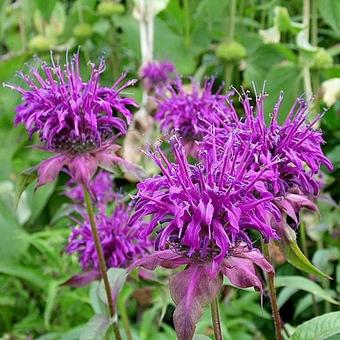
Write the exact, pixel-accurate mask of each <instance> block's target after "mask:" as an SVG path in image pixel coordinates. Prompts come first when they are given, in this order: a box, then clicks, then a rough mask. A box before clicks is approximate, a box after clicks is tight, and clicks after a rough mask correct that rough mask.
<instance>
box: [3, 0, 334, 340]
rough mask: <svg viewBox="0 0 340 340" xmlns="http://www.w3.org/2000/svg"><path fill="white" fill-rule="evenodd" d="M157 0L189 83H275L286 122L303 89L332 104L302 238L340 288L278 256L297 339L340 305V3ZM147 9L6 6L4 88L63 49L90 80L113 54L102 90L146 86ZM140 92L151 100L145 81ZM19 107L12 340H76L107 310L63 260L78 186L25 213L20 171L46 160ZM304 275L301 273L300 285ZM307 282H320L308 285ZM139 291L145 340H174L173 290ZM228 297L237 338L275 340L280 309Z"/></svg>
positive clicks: (9, 220)
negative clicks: (320, 186) (142, 34)
mask: <svg viewBox="0 0 340 340" xmlns="http://www.w3.org/2000/svg"><path fill="white" fill-rule="evenodd" d="M154 2H155V3H156V2H161V3H163V2H164V4H166V8H165V9H164V10H162V11H161V12H160V13H158V15H157V16H156V17H155V19H154V21H155V29H154V33H155V37H154V58H155V59H159V60H163V59H167V60H170V61H171V62H173V63H174V64H175V66H176V68H177V70H178V72H179V73H180V74H182V75H183V76H193V77H195V78H196V79H197V80H199V81H202V80H203V79H204V78H205V77H206V76H215V77H216V79H217V81H216V86H219V85H220V84H222V82H225V83H226V84H227V87H226V88H227V89H228V87H229V85H231V84H233V85H234V86H235V87H236V88H238V87H240V86H244V87H246V88H250V89H251V90H252V82H254V84H255V85H256V86H257V87H258V88H262V84H263V81H266V89H267V92H268V93H269V94H270V96H269V98H268V100H267V102H266V108H267V111H268V112H270V111H271V110H272V108H273V106H274V104H275V102H276V100H277V97H278V95H279V93H280V91H281V90H283V91H284V94H285V98H284V104H283V106H282V109H281V114H282V117H281V118H282V119H283V118H284V116H285V115H286V114H287V113H288V112H289V107H290V106H291V105H292V103H293V101H294V99H295V98H296V97H297V96H299V95H301V94H302V93H305V94H306V96H307V97H308V96H309V95H310V93H311V91H312V93H313V94H314V97H315V101H314V104H313V107H312V112H311V115H315V114H316V113H317V112H320V111H323V108H324V107H326V106H327V107H329V109H328V111H327V113H326V115H325V116H324V118H323V120H322V123H321V128H322V129H323V130H324V135H325V140H326V141H327V144H326V145H325V151H326V154H327V155H328V157H329V158H331V160H332V161H333V163H334V166H335V170H334V172H332V173H330V174H325V183H326V184H325V188H324V193H323V195H322V197H321V198H320V201H319V202H318V203H319V207H320V210H321V219H318V217H317V216H313V215H308V214H305V216H304V218H303V223H304V226H305V230H306V233H303V234H302V240H300V239H299V242H301V241H302V243H301V247H302V248H303V249H304V252H305V253H308V255H309V258H310V259H312V262H313V263H314V264H315V265H317V266H319V268H321V269H322V270H323V271H324V272H326V273H328V274H329V275H331V276H332V277H333V278H334V280H333V281H332V282H329V281H327V280H324V281H322V280H321V281H320V280H319V281H318V280H317V279H316V278H313V277H308V276H307V275H306V276H305V278H304V277H303V276H304V275H303V274H301V273H299V272H297V271H296V270H295V269H293V267H291V266H290V265H289V264H282V263H281V262H280V254H279V253H278V255H277V256H276V260H277V265H278V270H277V273H278V279H277V282H278V283H277V285H278V287H284V288H279V289H280V290H279V304H280V307H281V313H282V317H283V320H284V321H285V322H286V328H287V331H288V332H289V329H290V328H293V327H294V326H296V325H298V324H300V323H301V322H303V321H305V320H308V319H309V318H311V317H313V316H315V315H320V314H323V313H325V312H329V311H332V310H338V309H339V307H338V306H337V305H336V304H334V303H332V301H334V300H333V298H335V299H336V300H340V298H339V292H340V262H339V259H340V248H339V246H340V237H339V236H340V226H339V220H340V215H339V210H338V201H339V197H340V189H339V184H340V177H339V173H340V144H339V141H340V99H339V98H340V58H339V55H340V1H339V0H310V1H306V0H305V1H302V0H289V1H279V0H272V1H260V0H238V1H236V0H229V1H228V0H223V1H221V0H170V1H168V2H167V1H163V0H154ZM134 6H135V2H134V1H132V0H126V1H122V2H120V3H118V2H114V1H98V0H77V1H66V0H65V1H62V0H48V1H47V0H17V1H10V0H0V80H1V82H10V83H15V84H21V82H20V80H19V78H18V77H16V76H15V73H16V72H17V71H18V70H24V71H27V70H28V69H29V65H36V64H37V63H38V61H37V60H36V59H35V58H34V56H35V55H37V56H39V58H41V59H44V60H48V59H49V57H50V50H53V56H54V58H56V59H57V58H61V60H64V58H65V53H66V51H67V50H69V51H70V52H69V53H71V52H74V51H76V50H77V49H78V47H79V46H81V49H80V54H81V58H82V59H83V61H84V62H83V65H84V66H85V67H84V74H86V72H88V71H89V69H88V68H86V65H87V62H88V61H90V60H91V61H93V62H97V61H98V60H99V58H100V57H101V56H103V55H104V56H105V58H106V61H107V70H106V72H105V76H104V78H103V83H106V84H112V83H113V82H114V80H115V78H116V77H117V76H118V75H119V74H120V73H121V72H122V71H124V70H127V71H129V77H131V78H134V77H135V78H136V77H138V70H139V67H140V65H141V53H140V43H139V23H138V21H137V20H136V19H135V17H134V16H133V15H132V12H133V9H134ZM128 92H129V93H130V94H131V95H133V96H135V98H136V99H137V101H139V102H140V100H141V94H142V89H141V85H140V84H137V86H135V87H134V88H133V89H131V90H130V89H129V91H128ZM18 103H20V96H19V95H18V94H17V93H15V92H13V91H11V90H9V89H8V88H3V87H1V88H0V141H1V147H0V164H1V166H0V338H1V339H27V338H28V339H33V338H34V339H36V338H39V339H76V338H78V336H79V332H80V330H81V327H82V325H83V324H85V323H86V322H87V320H88V319H89V318H90V317H91V316H92V314H93V309H95V308H96V307H95V306H96V301H95V298H94V294H92V293H91V292H92V291H93V289H95V288H94V286H91V287H90V288H88V287H87V288H81V289H71V288H69V287H64V286H61V285H60V284H61V283H62V282H64V281H65V280H66V279H67V278H68V277H70V276H71V275H73V274H75V273H77V272H79V271H80V268H79V267H78V264H77V262H76V260H75V259H74V258H70V257H69V256H66V255H65V254H64V247H65V244H66V241H67V237H68V235H69V231H70V222H68V221H67V219H65V218H64V215H65V211H66V212H67V210H65V209H66V206H65V199H64V197H63V196H62V190H63V184H64V183H65V181H66V176H65V177H62V176H61V177H60V178H59V180H58V182H57V183H55V184H51V185H48V186H45V187H43V188H41V189H39V190H38V191H37V192H34V185H31V186H30V187H29V188H28V190H26V192H25V193H24V195H23V197H22V199H21V200H20V204H19V207H18V209H15V207H14V200H15V191H16V189H15V186H16V182H17V179H18V175H19V174H20V172H21V171H23V170H24V169H26V168H28V167H30V166H33V165H36V164H37V163H38V162H39V161H40V160H41V159H42V158H43V157H44V155H43V154H42V153H41V152H40V151H36V150H34V149H32V148H29V147H28V146H29V145H31V144H32V143H31V142H30V141H28V139H27V137H26V133H25V132H24V130H23V128H22V127H18V128H14V127H13V117H14V115H15V107H16V105H18ZM299 237H300V236H299ZM293 275H299V277H297V278H295V281H294V280H292V279H291V280H289V278H291V277H292V276H293ZM287 278H288V279H287ZM307 278H308V281H307V283H306V281H301V282H300V283H299V279H301V280H303V279H307ZM296 280H297V281H296ZM312 281H316V282H317V284H318V287H319V288H320V291H321V293H320V291H318V292H319V293H317V294H310V293H311V291H314V293H315V289H314V290H313V287H314V286H313V283H314V282H312ZM298 283H299V284H300V291H298V289H297V287H296V286H297V284H298ZM310 285H311V286H310ZM314 288H315V287H314ZM145 289H146V291H147V292H148V291H149V290H150V291H151V293H150V296H149V297H148V299H147V301H146V304H145V301H144V302H143V301H140V297H139V298H138V294H137V295H136V294H135V293H136V292H137V293H138V292H139V293H140V291H142V292H143V291H145ZM133 290H134V291H133V292H132V291H124V292H123V293H124V294H125V296H126V297H128V296H131V294H135V295H136V296H135V298H134V299H131V300H129V301H128V314H129V317H130V319H131V320H132V324H133V330H134V334H135V335H136V338H137V339H174V338H175V333H174V331H173V328H172V321H171V313H172V311H173V306H172V305H171V302H170V301H171V300H170V297H169V296H168V295H167V294H168V293H165V292H166V289H164V287H162V286H161V285H156V286H154V287H153V288H151V286H150V284H148V283H145V282H144V283H141V284H140V287H134V289H133ZM224 296H225V298H224V299H225V300H226V303H225V304H223V307H222V311H221V314H222V320H223V324H224V333H225V338H226V339H266V338H268V337H272V334H273V326H272V323H271V320H270V308H269V304H268V301H267V300H265V303H264V309H263V310H261V306H260V304H259V296H258V295H257V294H255V293H253V292H250V291H248V292H247V291H246V292H243V291H237V290H234V289H232V288H230V287H229V288H226V291H225V292H224ZM143 303H144V304H143ZM292 311H294V312H292ZM161 315H164V318H163V320H161V319H160V316H161ZM209 325H210V316H209V311H207V312H206V314H205V315H204V317H203V318H202V320H201V322H200V324H199V326H198V328H199V331H200V333H205V334H207V335H211V334H212V333H211V329H209ZM209 332H210V333H209Z"/></svg>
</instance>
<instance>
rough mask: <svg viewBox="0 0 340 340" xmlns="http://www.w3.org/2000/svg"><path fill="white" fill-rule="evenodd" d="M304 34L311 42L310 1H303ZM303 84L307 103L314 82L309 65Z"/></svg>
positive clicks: (305, 71) (304, 71) (305, 67)
mask: <svg viewBox="0 0 340 340" xmlns="http://www.w3.org/2000/svg"><path fill="white" fill-rule="evenodd" d="M302 24H303V27H304V28H303V32H304V35H305V40H306V42H309V33H310V0H303V21H302ZM303 82H304V88H305V92H306V97H307V101H308V102H309V101H310V100H311V98H312V95H313V88H312V80H311V75H310V68H309V66H308V65H306V66H304V67H303Z"/></svg>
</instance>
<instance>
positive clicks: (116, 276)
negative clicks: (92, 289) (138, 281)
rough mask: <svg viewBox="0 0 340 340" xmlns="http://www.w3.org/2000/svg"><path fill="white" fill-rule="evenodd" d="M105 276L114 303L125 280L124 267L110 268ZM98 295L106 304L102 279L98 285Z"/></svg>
mask: <svg viewBox="0 0 340 340" xmlns="http://www.w3.org/2000/svg"><path fill="white" fill-rule="evenodd" d="M107 276H108V278H109V282H110V287H111V294H112V299H113V302H114V304H116V302H117V297H118V294H119V292H120V290H121V288H122V287H123V285H124V283H125V280H126V278H127V272H126V269H123V268H110V269H109V270H108V271H107ZM98 295H99V297H100V298H101V300H102V301H103V302H104V303H105V304H107V297H106V293H105V287H104V283H103V281H101V283H100V285H99V287H98Z"/></svg>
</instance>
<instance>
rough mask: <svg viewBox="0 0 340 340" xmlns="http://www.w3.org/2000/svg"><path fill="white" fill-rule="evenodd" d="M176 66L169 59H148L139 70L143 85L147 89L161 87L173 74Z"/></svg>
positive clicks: (152, 89) (151, 89)
mask: <svg viewBox="0 0 340 340" xmlns="http://www.w3.org/2000/svg"><path fill="white" fill-rule="evenodd" d="M175 73H176V68H175V66H174V65H173V64H172V63H171V62H169V61H166V60H165V61H156V60H154V61H150V62H148V63H147V64H146V65H145V66H143V67H142V68H141V70H140V78H141V79H142V80H143V86H144V88H145V89H146V90H148V91H150V92H151V91H154V90H155V89H156V88H160V87H163V86H164V85H166V83H167V82H168V81H169V80H170V79H171V78H172V77H173V76H174V75H175Z"/></svg>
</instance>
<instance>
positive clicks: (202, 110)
mask: <svg viewBox="0 0 340 340" xmlns="http://www.w3.org/2000/svg"><path fill="white" fill-rule="evenodd" d="M213 85H214V80H213V79H211V80H207V81H206V82H205V83H204V86H203V88H200V86H199V84H198V83H197V82H195V81H192V82H191V84H190V89H189V88H186V87H185V85H184V84H183V82H182V80H181V79H179V78H177V79H176V80H175V81H174V82H172V83H170V84H169V85H168V86H167V91H163V93H162V94H161V95H160V97H159V99H158V101H159V104H158V107H157V111H156V115H155V119H156V120H157V121H159V122H160V127H161V130H162V132H163V133H164V134H174V133H177V134H178V135H179V136H180V137H181V138H182V140H183V142H184V143H185V144H187V143H189V144H190V143H192V142H194V141H200V140H201V139H202V137H203V135H204V133H205V130H206V129H207V128H208V127H209V126H211V125H212V124H213V125H215V126H220V125H221V124H222V125H224V123H225V122H226V121H227V120H228V116H229V114H228V112H229V109H228V107H227V106H226V101H227V99H228V98H229V96H230V94H229V93H227V94H225V95H222V94H221V91H222V88H220V89H219V90H218V91H217V92H215V93H214V92H213Z"/></svg>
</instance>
